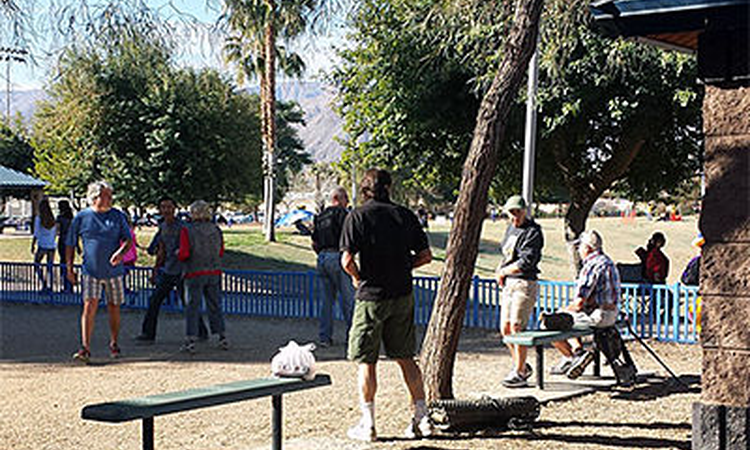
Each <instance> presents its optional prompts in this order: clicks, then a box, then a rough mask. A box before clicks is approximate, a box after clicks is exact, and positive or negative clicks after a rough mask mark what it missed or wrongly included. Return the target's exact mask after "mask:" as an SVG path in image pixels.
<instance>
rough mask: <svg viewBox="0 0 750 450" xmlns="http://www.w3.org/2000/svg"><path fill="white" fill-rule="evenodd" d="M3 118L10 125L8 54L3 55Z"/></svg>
mask: <svg viewBox="0 0 750 450" xmlns="http://www.w3.org/2000/svg"><path fill="white" fill-rule="evenodd" d="M5 120H6V124H7V125H8V127H10V54H8V55H6V56H5Z"/></svg>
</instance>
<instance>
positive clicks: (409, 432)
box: [404, 416, 435, 439]
mask: <svg viewBox="0 0 750 450" xmlns="http://www.w3.org/2000/svg"><path fill="white" fill-rule="evenodd" d="M434 431H435V429H434V427H433V426H432V422H431V421H430V418H429V417H427V416H423V417H422V418H421V419H420V420H417V419H416V418H412V419H411V422H410V423H409V426H408V427H407V428H406V431H405V432H404V437H405V438H406V439H421V438H424V437H429V436H432V433H433V432H434Z"/></svg>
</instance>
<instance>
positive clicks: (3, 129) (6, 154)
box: [0, 121, 34, 173]
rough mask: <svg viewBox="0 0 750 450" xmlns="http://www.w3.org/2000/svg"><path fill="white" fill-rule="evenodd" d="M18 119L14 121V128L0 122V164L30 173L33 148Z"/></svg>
mask: <svg viewBox="0 0 750 450" xmlns="http://www.w3.org/2000/svg"><path fill="white" fill-rule="evenodd" d="M25 134H26V133H25V132H24V129H23V127H22V124H21V122H20V121H16V126H15V128H11V127H9V126H7V125H6V124H5V122H3V123H1V124H0V166H5V167H8V168H9V169H13V170H17V171H19V172H23V173H30V172H31V169H32V168H33V167H34V161H33V159H32V156H33V154H34V148H33V147H32V146H31V143H30V142H29V140H28V138H27V137H26V135H25Z"/></svg>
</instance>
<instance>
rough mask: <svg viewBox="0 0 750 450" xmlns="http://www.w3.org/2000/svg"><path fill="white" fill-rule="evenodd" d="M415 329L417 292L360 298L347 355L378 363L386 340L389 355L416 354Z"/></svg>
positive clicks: (402, 357) (368, 362) (405, 356)
mask: <svg viewBox="0 0 750 450" xmlns="http://www.w3.org/2000/svg"><path fill="white" fill-rule="evenodd" d="M415 332H416V331H415V326H414V294H413V293H409V294H408V295H404V296H402V297H396V298H393V299H388V300H380V301H362V300H357V301H356V302H355V305H354V314H353V315H352V328H351V329H350V330H349V348H348V351H347V356H348V358H349V359H350V360H351V361H354V362H357V363H364V364H375V363H376V362H377V361H378V354H379V352H380V343H381V342H382V343H383V347H384V348H385V355H386V356H387V357H388V358H391V359H405V358H413V357H414V355H415V354H416V353H415V350H416V334H415Z"/></svg>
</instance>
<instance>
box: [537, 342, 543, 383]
mask: <svg viewBox="0 0 750 450" xmlns="http://www.w3.org/2000/svg"><path fill="white" fill-rule="evenodd" d="M535 348H536V387H537V388H538V389H539V390H540V391H541V390H544V346H543V345H537V346H536V347H535Z"/></svg>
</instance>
